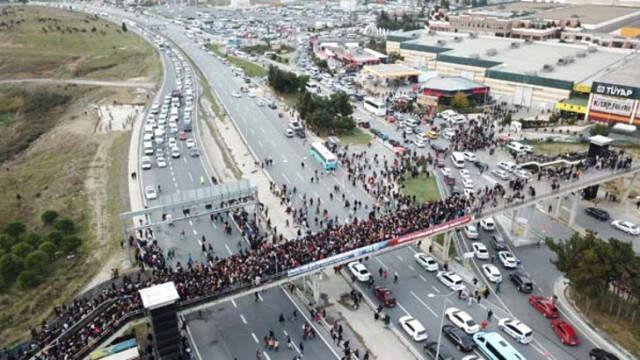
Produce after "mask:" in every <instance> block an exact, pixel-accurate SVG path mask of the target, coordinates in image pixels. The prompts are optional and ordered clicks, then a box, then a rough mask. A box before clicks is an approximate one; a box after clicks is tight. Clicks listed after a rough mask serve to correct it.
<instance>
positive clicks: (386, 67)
mask: <svg viewBox="0 0 640 360" xmlns="http://www.w3.org/2000/svg"><path fill="white" fill-rule="evenodd" d="M362 71H364V72H368V73H371V74H373V75H375V76H378V77H385V78H394V77H407V76H418V75H420V72H419V71H418V70H416V69H414V68H412V67H410V66H406V65H402V64H380V65H367V66H365V67H364V68H362Z"/></svg>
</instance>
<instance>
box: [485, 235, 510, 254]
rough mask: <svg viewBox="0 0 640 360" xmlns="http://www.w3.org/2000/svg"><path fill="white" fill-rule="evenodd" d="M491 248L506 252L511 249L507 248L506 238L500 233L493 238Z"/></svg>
mask: <svg viewBox="0 0 640 360" xmlns="http://www.w3.org/2000/svg"><path fill="white" fill-rule="evenodd" d="M490 241H491V246H492V247H493V250H495V251H504V250H509V247H508V246H507V242H506V241H505V240H504V238H503V237H502V235H500V233H498V232H496V233H494V234H493V235H492V236H491V240H490Z"/></svg>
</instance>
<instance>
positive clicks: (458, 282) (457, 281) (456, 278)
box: [436, 271, 465, 291]
mask: <svg viewBox="0 0 640 360" xmlns="http://www.w3.org/2000/svg"><path fill="white" fill-rule="evenodd" d="M436 277H437V278H438V280H440V282H441V283H443V284H444V285H445V286H446V287H447V288H449V290H451V291H459V290H463V289H464V288H465V285H464V282H462V278H461V277H460V275H458V274H456V273H454V272H453V271H438V274H437V275H436Z"/></svg>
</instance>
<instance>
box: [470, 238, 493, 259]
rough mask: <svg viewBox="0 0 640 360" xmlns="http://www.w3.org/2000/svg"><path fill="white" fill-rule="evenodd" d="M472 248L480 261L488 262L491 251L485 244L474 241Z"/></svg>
mask: <svg viewBox="0 0 640 360" xmlns="http://www.w3.org/2000/svg"><path fill="white" fill-rule="evenodd" d="M471 248H472V249H473V254H474V255H475V256H476V259H478V260H488V259H489V250H487V247H486V246H484V244H483V243H481V242H478V241H474V242H473V243H472V244H471Z"/></svg>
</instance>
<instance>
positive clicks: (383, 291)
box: [373, 286, 397, 308]
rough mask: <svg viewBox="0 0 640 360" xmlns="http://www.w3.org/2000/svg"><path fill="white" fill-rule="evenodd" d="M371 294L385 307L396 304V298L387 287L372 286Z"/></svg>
mask: <svg viewBox="0 0 640 360" xmlns="http://www.w3.org/2000/svg"><path fill="white" fill-rule="evenodd" d="M373 294H374V295H375V297H376V299H378V300H380V301H381V302H382V304H383V305H384V306H385V307H388V308H392V307H395V306H396V304H397V303H396V298H395V296H393V291H391V289H389V288H386V287H381V286H376V287H374V288H373Z"/></svg>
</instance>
